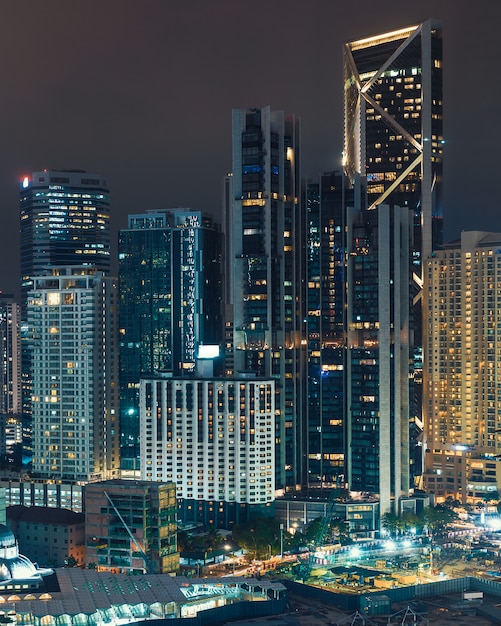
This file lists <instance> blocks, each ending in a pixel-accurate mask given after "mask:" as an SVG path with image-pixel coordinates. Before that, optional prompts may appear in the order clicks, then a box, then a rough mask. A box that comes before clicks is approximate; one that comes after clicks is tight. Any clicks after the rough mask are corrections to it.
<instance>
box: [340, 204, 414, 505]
mask: <svg viewBox="0 0 501 626" xmlns="http://www.w3.org/2000/svg"><path fill="white" fill-rule="evenodd" d="M411 242H412V213H411V211H410V210H409V209H401V208H398V207H394V208H391V207H389V206H388V205H385V204H382V205H380V206H378V207H377V208H376V209H375V210H373V211H357V210H351V211H349V212H348V214H347V246H348V247H347V267H346V272H347V284H348V290H347V313H346V314H347V379H346V384H347V406H348V407H349V409H348V417H347V424H346V437H347V439H346V450H347V463H346V467H347V483H348V485H349V488H350V489H351V490H352V491H355V492H362V493H371V494H379V500H380V508H379V512H380V515H383V514H385V513H387V512H390V511H392V510H393V511H396V510H397V509H396V508H395V507H396V505H397V504H398V499H399V498H400V497H401V496H408V495H409V489H410V461H409V398H410V392H409V359H410V346H409V334H410V326H409V310H410V293H409V255H410V250H411Z"/></svg>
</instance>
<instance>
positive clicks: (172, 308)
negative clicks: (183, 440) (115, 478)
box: [119, 209, 223, 470]
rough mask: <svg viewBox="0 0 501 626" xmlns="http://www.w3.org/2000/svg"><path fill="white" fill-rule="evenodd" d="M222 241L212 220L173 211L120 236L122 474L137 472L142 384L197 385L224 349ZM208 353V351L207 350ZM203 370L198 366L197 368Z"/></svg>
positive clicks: (137, 221)
mask: <svg viewBox="0 0 501 626" xmlns="http://www.w3.org/2000/svg"><path fill="white" fill-rule="evenodd" d="M221 255H222V240H221V233H220V231H219V230H218V229H217V228H216V227H215V225H214V224H213V222H212V220H211V218H209V217H208V216H205V215H203V214H202V213H201V212H199V211H191V210H189V209H175V210H171V211H148V212H146V213H144V214H140V215H131V216H129V221H128V228H127V229H124V230H122V231H120V236H119V278H120V362H121V365H120V367H121V370H120V403H121V433H122V441H121V452H122V468H123V469H129V470H133V469H137V468H138V466H139V440H138V437H139V381H140V378H141V377H142V376H152V375H156V374H162V373H170V374H172V375H175V376H183V377H184V376H186V377H193V376H195V375H196V374H197V367H198V368H199V369H200V368H201V367H203V365H204V363H206V362H205V361H204V360H197V359H198V357H199V356H200V355H201V356H203V355H204V350H205V351H207V350H211V351H212V353H214V351H216V352H217V353H219V350H220V344H221V342H222V330H223V321H222V297H223V292H222V275H221ZM209 346H210V348H209ZM197 363H198V365H197Z"/></svg>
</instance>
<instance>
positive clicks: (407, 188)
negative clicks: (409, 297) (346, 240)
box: [344, 19, 444, 264]
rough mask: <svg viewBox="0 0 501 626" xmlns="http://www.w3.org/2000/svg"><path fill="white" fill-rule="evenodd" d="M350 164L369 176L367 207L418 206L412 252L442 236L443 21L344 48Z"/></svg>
mask: <svg viewBox="0 0 501 626" xmlns="http://www.w3.org/2000/svg"><path fill="white" fill-rule="evenodd" d="M344 95H345V142H344V162H345V171H346V173H347V175H348V177H349V179H350V181H351V182H352V183H353V182H354V179H355V176H356V175H359V176H362V177H365V178H366V180H367V198H368V200H367V206H368V208H369V209H371V208H374V207H376V206H378V205H379V204H381V203H383V202H385V203H386V204H389V205H397V206H401V207H408V208H409V209H411V210H412V211H413V214H414V219H415V224H416V225H417V229H416V232H415V239H416V240H415V243H414V254H415V256H416V259H415V260H416V263H417V264H419V257H420V256H421V255H422V256H423V258H426V257H427V256H428V255H429V254H430V253H431V251H432V250H433V248H434V247H435V245H436V244H437V243H440V240H439V237H440V231H441V217H442V205H441V184H442V151H443V145H442V144H443V143H444V142H443V134H442V27H441V24H440V22H438V21H436V20H433V19H429V20H427V21H425V22H423V23H421V24H418V25H416V26H411V27H409V28H402V29H400V30H396V31H392V32H388V33H384V34H381V35H376V36H374V37H368V38H366V39H360V40H358V41H352V42H349V43H346V44H345V48H344Z"/></svg>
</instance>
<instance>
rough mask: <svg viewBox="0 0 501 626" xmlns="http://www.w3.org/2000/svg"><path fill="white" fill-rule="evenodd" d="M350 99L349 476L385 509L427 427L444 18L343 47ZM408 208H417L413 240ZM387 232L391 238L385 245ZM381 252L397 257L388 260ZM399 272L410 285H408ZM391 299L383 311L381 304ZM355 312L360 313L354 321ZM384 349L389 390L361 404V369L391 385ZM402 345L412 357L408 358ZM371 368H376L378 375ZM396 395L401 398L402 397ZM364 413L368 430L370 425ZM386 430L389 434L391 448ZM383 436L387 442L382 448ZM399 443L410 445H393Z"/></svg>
mask: <svg viewBox="0 0 501 626" xmlns="http://www.w3.org/2000/svg"><path fill="white" fill-rule="evenodd" d="M344 98H345V142H344V167H345V172H346V174H347V177H348V179H349V181H350V183H351V185H352V187H353V188H356V189H359V190H360V191H361V194H360V198H361V202H360V204H361V206H360V209H361V211H360V213H361V214H360V215H359V216H358V217H357V218H356V220H355V221H354V222H353V224H358V225H357V231H358V232H359V233H361V234H359V235H357V236H354V235H353V236H350V237H351V238H349V239H348V242H347V262H348V266H349V267H351V269H350V270H349V272H348V280H347V294H348V297H347V299H348V309H347V310H348V319H347V330H348V346H347V347H348V363H347V377H348V378H347V380H348V393H351V394H352V395H351V396H350V397H349V398H348V404H347V407H348V408H347V429H348V440H347V450H348V451H349V457H348V463H347V468H348V471H347V474H348V476H349V484H350V488H352V489H357V490H361V491H367V492H374V491H375V492H377V493H381V513H384V512H385V511H387V510H389V509H390V508H392V507H393V501H392V500H393V498H394V497H395V498H397V497H398V495H399V494H400V495H401V494H403V495H405V494H406V493H407V492H408V490H409V489H410V488H412V486H413V476H412V474H413V472H414V469H413V466H412V463H411V460H412V459H413V455H412V449H413V448H414V446H415V444H416V441H415V440H412V438H415V437H417V436H418V435H419V432H420V429H421V428H422V406H421V405H422V393H421V390H422V383H423V371H422V346H423V341H424V340H423V322H422V317H423V314H422V311H423V310H426V304H425V299H426V289H424V290H423V285H424V283H425V282H426V275H424V274H423V263H424V262H425V261H426V259H427V258H428V257H429V256H430V255H431V253H432V251H433V250H434V249H435V248H436V246H437V245H438V244H439V243H440V241H441V230H442V204H441V186H442V152H443V143H444V140H443V135H442V29H441V24H440V23H439V22H437V21H436V20H432V19H430V20H427V21H425V22H423V23H421V24H418V25H414V26H411V27H408V28H402V29H399V30H395V31H391V32H387V33H383V34H381V35H376V36H372V37H367V38H365V39H360V40H357V41H352V42H349V43H346V44H345V47H344ZM383 206H385V207H387V208H385V209H384V211H385V212H386V211H388V210H389V214H388V216H387V217H385V218H384V224H386V221H388V220H389V224H390V225H389V226H388V230H386V228H387V226H386V225H383V222H381V219H382V218H381V216H380V215H379V213H380V212H381V207H383ZM388 207H389V208H388ZM402 211H410V215H411V231H412V237H411V239H410V241H409V240H408V235H407V217H404V213H402ZM372 214H374V215H372ZM397 229H398V232H397ZM354 232H355V231H354ZM381 233H386V234H385V237H386V238H387V241H386V243H384V242H383V240H382V239H381ZM362 241H365V243H364V245H362V244H361V242H362ZM404 243H405V246H404V247H403V248H401V249H399V248H398V246H399V245H403V244H404ZM407 244H408V246H409V248H408V250H407ZM385 247H387V248H388V249H389V251H390V255H391V256H390V259H391V264H390V265H389V266H388V259H385V257H384V254H385ZM371 263H372V264H373V267H372V269H371V270H370V271H369V268H370V266H371ZM381 263H383V264H386V265H383V266H381V265H380V264H381ZM370 272H372V274H371V273H370ZM395 272H396V274H394V273H395ZM382 276H385V277H386V276H387V277H388V279H389V280H390V281H391V282H390V294H389V295H388V294H386V295H385V293H384V289H386V287H387V286H386V284H385V283H384V282H383V281H382V280H381V277H382ZM402 277H403V279H405V280H406V281H407V282H406V284H407V285H408V286H409V289H408V290H407V292H406V289H405V286H404V283H403V282H402ZM385 280H386V278H385ZM374 281H376V282H374ZM364 290H365V291H366V293H365V292H364ZM385 301H386V305H385V306H387V307H389V309H388V310H387V311H384V310H383V309H381V305H382V303H384V302H385ZM350 307H351V311H352V312H353V315H355V316H354V317H353V315H352V316H351V317H350ZM396 307H398V309H397V308H396ZM371 308H372V309H373V310H371ZM355 311H357V312H356V314H355ZM404 321H405V324H403V322H404ZM401 322H402V326H401V327H400V326H399V325H400V323H401ZM360 324H361V326H360ZM387 324H389V326H387ZM385 326H386V328H385ZM371 329H372V330H371ZM355 330H357V332H354V331H355ZM388 332H389V339H388V337H387V336H385V333H388ZM365 335H367V337H365ZM369 336H370V337H369ZM364 346H366V347H367V350H366V352H367V357H365V356H363V354H361V355H360V358H359V359H358V358H357V357H356V351H357V350H359V349H361V348H364ZM397 346H400V347H399V350H398V352H397ZM364 349H365V348H364ZM387 350H389V351H390V352H389V354H390V355H391V359H392V360H391V361H390V362H389V367H390V368H389V369H388V371H387V374H388V375H390V374H391V376H392V379H391V381H392V385H391V387H387V385H386V387H385V386H384V385H383V386H376V387H374V393H369V392H368V393H367V394H362V395H361V397H362V396H363V403H364V404H358V405H357V403H356V402H354V401H353V398H356V397H357V392H356V389H354V387H353V384H354V381H355V380H356V377H357V376H360V380H359V384H360V385H361V386H362V387H363V388H370V381H371V380H373V379H374V380H378V379H379V380H380V381H381V382H384V381H386V378H385V377H383V378H381V372H382V371H383V370H382V369H381V368H382V367H383V366H384V359H385V358H386V356H385V355H387ZM402 350H404V351H405V354H407V352H408V354H409V356H408V359H407V360H406V361H405V360H402V356H403V354H404V353H403V352H402ZM372 352H373V354H372ZM397 356H398V364H397V362H396V361H395V358H396V357H397ZM369 363H373V367H374V372H373V373H370V372H369V369H370V368H369ZM387 365H388V364H387ZM368 368H369V369H368ZM366 377H367V378H366ZM374 377H375V378H374ZM385 389H386V391H385ZM405 389H407V391H405ZM353 394H355V395H353ZM385 394H389V395H387V396H385ZM395 394H397V395H395ZM397 396H398V397H399V398H400V401H401V403H400V405H396V404H395V398H396V397H397ZM372 402H375V404H373V405H372V407H371V406H370V405H371V403H372ZM405 414H407V417H405ZM369 418H370V419H372V420H373V423H372V425H371V426H369V422H366V421H365V420H366V419H369ZM370 419H369V421H370ZM388 419H389V420H390V421H389V422H388V421H387V420H388ZM406 420H407V421H406ZM362 426H363V427H362ZM371 432H372V434H371ZM375 433H379V434H378V435H376V434H375ZM381 433H386V434H385V435H384V437H388V436H389V437H390V439H386V443H385V442H384V440H383V439H384V438H383V439H381V437H380V435H381ZM395 436H396V437H397V439H394V437H395ZM371 441H372V445H374V446H375V448H374V451H375V452H377V454H379V460H377V457H376V456H374V458H373V466H370V465H368V463H369V462H370V461H369V460H370V458H371V457H370V454H368V452H370V450H371V449H372V448H371V447H370V445H369V442H371ZM388 443H391V445H392V448H391V449H385V448H386V446H387V444H388ZM400 445H401V446H406V450H405V451H402V452H400V451H399V448H394V447H393V446H400ZM384 476H386V478H384ZM381 488H383V491H382V492H381V491H380V489H381ZM388 489H389V491H388Z"/></svg>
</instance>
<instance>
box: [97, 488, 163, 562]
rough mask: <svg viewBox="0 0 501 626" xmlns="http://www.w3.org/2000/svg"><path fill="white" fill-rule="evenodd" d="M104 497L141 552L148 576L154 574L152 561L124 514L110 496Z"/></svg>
mask: <svg viewBox="0 0 501 626" xmlns="http://www.w3.org/2000/svg"><path fill="white" fill-rule="evenodd" d="M104 495H105V496H106V498H107V500H108V502H109V503H110V504H111V506H112V507H113V510H114V511H115V513H116V514H117V517H118V519H119V520H120V522H121V524H122V526H123V527H124V528H125V530H126V531H127V534H128V535H129V537H130V538H131V539H132V541H133V543H134V545H135V546H136V548H137V549H138V552H140V554H141V556H142V558H143V561H144V566H145V569H146V573H147V574H152V573H153V568H152V567H151V564H150V561H149V559H148V557H147V556H146V552H145V551H144V549H143V547H142V546H141V544H140V543H139V541H138V540H137V539H136V537H134V535H133V534H132V531H131V529H130V528H129V527H128V525H127V523H126V521H125V520H124V518H123V516H122V514H121V513H120V511H119V510H118V509H117V507H116V506H115V504H114V502H113V500H112V499H111V498H110V496H109V494H108V493H107V492H106V491H105V492H104Z"/></svg>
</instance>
